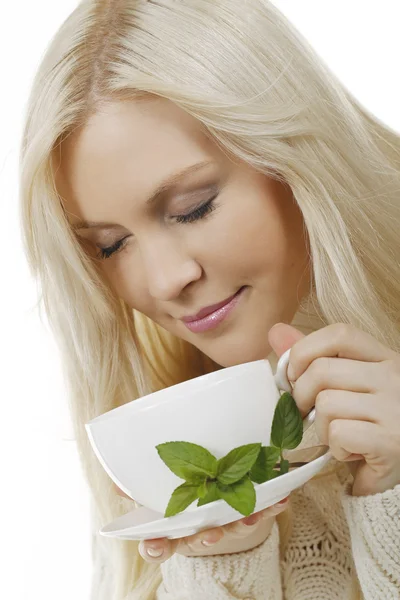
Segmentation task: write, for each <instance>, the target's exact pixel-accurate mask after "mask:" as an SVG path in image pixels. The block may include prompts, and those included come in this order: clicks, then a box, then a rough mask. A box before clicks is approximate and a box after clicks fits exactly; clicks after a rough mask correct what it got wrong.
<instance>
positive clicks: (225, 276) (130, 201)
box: [55, 99, 311, 560]
mask: <svg viewBox="0 0 400 600" xmlns="http://www.w3.org/2000/svg"><path fill="white" fill-rule="evenodd" d="M60 150H61V151H60V162H59V165H58V168H57V170H56V175H55V179H56V185H57V188H58V191H59V193H60V196H61V198H62V201H63V204H64V207H65V211H66V214H67V218H68V220H69V222H70V223H71V226H74V225H76V224H77V222H78V221H81V220H86V221H103V222H107V223H111V224H116V225H117V226H118V229H116V230H112V231H105V230H102V229H79V230H77V231H76V235H77V240H78V242H79V243H80V244H82V246H83V247H84V248H85V249H86V251H87V252H88V253H89V254H90V255H91V256H92V257H93V259H94V260H96V261H98V262H99V264H100V267H101V269H102V272H103V273H104V276H105V277H106V279H107V281H108V282H109V284H110V286H111V287H112V288H113V289H114V290H115V292H116V293H117V294H118V295H119V296H120V297H121V298H123V299H124V300H125V301H126V303H127V304H128V305H129V306H130V307H132V308H135V309H137V310H139V311H141V312H142V313H144V314H145V315H147V316H148V317H150V318H151V319H152V320H153V321H155V322H157V323H158V324H159V325H161V326H162V327H163V328H165V329H166V330H168V331H170V332H172V333H173V334H174V335H176V336H178V337H180V338H183V339H185V340H187V341H188V342H190V343H191V344H193V345H194V346H196V347H197V348H199V349H200V350H201V351H202V352H204V353H205V354H206V355H207V356H209V357H210V358H211V359H212V360H214V361H215V362H216V363H217V364H219V365H221V366H223V367H228V366H232V365H235V364H240V363H243V362H248V361H252V360H257V359H261V358H265V357H266V356H268V355H269V354H270V352H271V351H272V349H273V348H272V346H271V343H270V341H269V339H268V336H267V333H268V331H269V330H270V329H271V327H272V326H273V325H274V324H275V323H278V322H289V323H290V321H291V320H292V318H293V316H294V314H295V312H296V311H297V309H298V306H299V303H300V301H301V299H302V298H303V296H304V295H305V294H306V293H308V292H309V290H310V281H311V273H310V266H309V265H310V259H309V245H308V240H307V237H306V234H305V228H304V222H303V219H302V215H301V212H300V210H299V208H298V207H297V205H296V203H295V200H294V198H293V195H292V192H291V190H290V188H289V186H286V185H283V184H282V183H280V182H277V181H276V180H275V179H272V178H271V177H268V176H266V175H265V174H263V173H259V172H257V171H256V170H254V169H253V168H252V167H249V166H248V165H247V164H246V163H243V162H241V161H239V160H238V159H233V158H232V157H230V156H229V155H227V154H226V153H224V152H222V151H221V150H220V149H219V147H217V145H216V144H215V143H214V142H213V141H212V140H211V139H210V138H209V137H207V136H206V135H205V133H204V131H203V130H202V129H201V127H200V126H199V123H198V122H197V121H196V120H195V119H194V118H193V117H191V116H190V115H188V114H186V113H185V112H184V111H182V110H181V109H180V108H178V107H177V106H175V105H174V104H173V103H171V102H170V101H168V100H165V99H151V100H149V99H146V100H145V101H143V100H135V101H129V102H115V103H112V104H109V105H107V106H106V107H104V108H103V109H102V111H101V112H99V113H97V114H96V115H94V116H93V117H92V118H91V119H90V121H89V122H88V123H87V124H86V125H85V126H84V127H81V128H79V129H76V130H75V131H74V132H73V134H72V135H71V136H69V137H68V138H67V139H66V140H65V141H64V142H63V143H62V146H61V148H60ZM200 161H210V163H211V164H210V165H208V166H207V167H206V168H204V169H202V170H200V171H198V172H197V173H195V174H192V175H191V176H190V177H188V178H187V179H185V180H184V182H182V183H181V184H179V187H178V188H177V189H176V190H175V191H174V192H171V193H169V194H168V195H166V196H165V197H164V198H163V199H162V200H160V201H159V202H157V203H155V204H152V205H151V206H148V205H147V204H146V200H147V198H148V197H149V196H150V195H151V193H152V192H153V191H154V189H155V188H156V187H157V186H158V185H159V184H160V183H161V182H162V181H163V180H164V179H165V178H167V177H168V176H170V175H172V174H174V173H176V172H178V171H179V170H181V169H183V168H185V167H187V166H189V165H193V164H195V163H198V162H200ZM214 196H217V197H216V198H215V201H214V205H213V208H214V210H212V211H211V212H209V213H208V214H207V215H206V216H205V217H204V218H202V219H200V220H196V221H194V222H190V223H182V222H179V221H178V220H177V217H179V216H182V215H188V214H189V213H191V212H193V210H195V209H197V208H198V207H199V206H201V205H203V204H205V203H206V202H207V201H208V200H209V199H211V198H213V197H214ZM124 238H126V239H125V246H124V247H123V249H121V250H120V251H119V252H117V253H115V254H113V255H112V257H110V258H107V259H103V260H101V259H100V258H99V256H98V255H99V252H100V247H103V248H104V247H110V246H112V245H113V244H115V243H116V242H119V241H121V240H123V239H124ZM242 286H247V288H246V290H245V293H244V294H243V296H242V298H241V300H240V302H239V303H238V305H237V306H236V308H235V310H234V311H233V312H232V313H231V314H230V315H229V317H228V318H227V319H225V320H224V321H223V322H222V323H220V324H219V325H218V327H217V328H215V329H212V330H210V331H206V332H203V333H193V332H191V331H190V330H189V329H188V328H187V327H186V326H185V324H184V323H183V321H182V320H181V318H182V317H183V316H190V315H193V314H195V313H197V312H198V311H199V310H200V309H201V308H203V307H205V306H208V305H210V304H214V303H217V302H220V301H222V300H224V299H226V298H228V297H229V296H231V295H233V294H234V293H236V292H237V291H238V290H239V289H240V288H241V287H242ZM119 493H121V494H122V495H124V494H123V493H122V492H121V491H120V490H119ZM284 508H285V507H280V508H278V509H277V508H276V507H275V508H273V507H270V508H269V509H266V511H262V513H259V514H258V517H259V518H261V517H262V516H263V515H264V514H265V515H266V516H268V517H269V518H267V519H266V520H265V519H264V520H262V521H260V523H262V525H261V524H259V527H257V530H256V532H255V533H254V532H253V533H251V534H249V533H248V530H245V529H243V527H245V526H244V525H243V523H242V521H244V520H241V521H237V522H235V523H233V524H230V525H229V526H225V527H224V528H215V529H213V530H209V531H208V532H207V536H205V532H202V534H199V536H191V538H190V539H189V540H183V541H182V546H179V544H178V542H177V541H176V540H165V539H163V540H157V544H156V545H158V546H160V545H161V544H162V545H163V547H164V554H163V557H162V558H161V559H159V560H166V558H168V557H169V556H170V555H171V554H172V553H173V552H174V551H177V552H180V553H182V554H186V555H189V556H190V555H198V554H199V553H201V554H207V553H210V554H212V553H225V552H237V551H240V550H243V549H248V548H251V547H254V546H255V545H258V544H259V543H261V542H262V541H263V539H265V538H266V536H267V535H268V534H269V531H270V529H271V527H272V523H273V518H272V517H274V515H276V514H277V513H278V512H280V511H281V510H283V509H284ZM253 516H255V515H253ZM239 529H240V531H241V533H240V534H239V535H238V531H239ZM228 532H229V533H230V534H231V535H232V536H233V537H232V539H231V538H229V539H228V540H226V543H225V547H224V546H222V547H219V548H217V551H215V550H214V552H212V549H206V550H205V549H204V547H202V548H200V547H199V544H198V542H199V540H200V537H201V538H203V537H208V538H211V539H214V540H215V539H216V538H218V539H219V540H221V539H222V537H223V536H224V534H228ZM243 533H245V535H243ZM235 536H236V537H235ZM234 540H235V541H234ZM193 544H194V545H193ZM148 545H150V544H149V543H148V542H146V544H143V543H142V544H141V552H142V554H143V556H144V558H145V559H146V560H154V559H151V558H150V557H149V556H147V555H145V552H144V548H145V547H146V546H148ZM193 552H194V553H195V554H193ZM191 553H192V554H191Z"/></svg>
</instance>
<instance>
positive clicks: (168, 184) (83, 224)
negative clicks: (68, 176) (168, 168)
mask: <svg viewBox="0 0 400 600" xmlns="http://www.w3.org/2000/svg"><path fill="white" fill-rule="evenodd" d="M212 164H214V162H213V161H210V160H206V161H202V162H199V163H196V164H194V165H190V166H189V167H186V168H185V169H183V170H182V171H179V172H178V173H174V174H173V175H171V176H170V177H168V178H167V179H165V180H164V181H163V182H162V183H161V184H160V185H159V186H158V187H157V188H156V190H155V191H154V192H153V193H152V194H151V196H150V197H149V198H148V199H147V200H146V206H149V205H151V204H154V203H155V202H157V201H158V200H160V199H161V198H162V197H164V196H165V195H166V194H168V193H171V192H172V191H173V189H174V188H175V187H177V185H178V184H179V183H180V182H181V181H182V180H183V179H186V177H189V175H193V174H194V173H196V172H197V171H200V170H202V169H204V168H205V167H209V166H210V165H212ZM120 228H121V225H117V224H115V223H105V222H103V221H97V222H96V221H78V222H76V223H74V224H73V225H72V229H73V230H74V231H76V230H78V229H109V230H112V229H120Z"/></svg>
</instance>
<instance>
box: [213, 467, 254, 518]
mask: <svg viewBox="0 0 400 600" xmlns="http://www.w3.org/2000/svg"><path fill="white" fill-rule="evenodd" d="M217 487H218V493H219V495H220V497H221V498H222V499H223V500H225V502H227V503H228V504H229V505H230V506H232V508H234V509H235V510H237V511H238V512H240V513H241V514H242V515H244V516H245V517H248V516H249V515H251V513H252V512H253V511H254V507H255V505H256V491H255V489H254V485H253V483H252V481H250V479H249V476H248V475H246V476H245V477H243V479H240V480H239V481H237V482H236V483H232V484H231V485H224V484H223V483H220V482H219V481H217Z"/></svg>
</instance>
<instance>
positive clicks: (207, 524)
mask: <svg viewBox="0 0 400 600" xmlns="http://www.w3.org/2000/svg"><path fill="white" fill-rule="evenodd" d="M331 458H332V454H331V453H330V452H329V451H326V452H325V454H323V455H322V456H320V457H319V458H317V459H315V460H311V461H310V462H308V463H307V464H306V465H304V466H302V467H298V468H295V469H293V470H292V471H289V473H286V474H285V475H279V477H276V478H275V479H271V480H269V481H266V482H265V483H261V484H257V483H255V484H254V488H255V490H256V505H255V508H254V511H253V512H258V511H260V510H263V509H264V508H267V507H268V506H271V505H272V504H276V503H277V502H279V501H280V500H282V498H285V497H286V496H289V494H290V492H292V491H293V490H294V489H296V488H298V487H300V486H301V485H303V484H304V483H306V482H307V481H308V480H309V479H311V478H312V477H313V476H314V475H315V474H316V473H318V472H319V471H320V470H321V469H322V468H323V467H324V466H325V465H326V464H327V463H328V462H329V460H330V459H331ZM195 502H196V503H197V500H195ZM192 505H193V507H194V508H193V509H190V507H188V508H187V509H186V510H185V511H183V512H181V513H179V514H177V515H175V516H173V517H167V518H163V516H162V513H159V512H156V511H154V510H151V509H149V508H146V507H144V506H141V507H140V508H135V509H134V510H132V511H130V512H128V513H126V514H125V515H122V516H121V517H118V519H115V520H114V521H112V522H111V523H108V524H107V525H105V526H104V527H102V529H100V530H99V533H100V534H101V535H104V536H107V537H115V538H120V539H124V540H147V539H154V538H160V537H166V538H169V539H175V538H181V537H187V536H189V535H194V534H195V533H198V532H199V531H203V530H204V529H211V528H212V527H218V526H222V525H226V524H227V523H231V522H233V521H238V520H239V519H243V518H244V516H243V515H242V514H241V513H240V512H238V511H237V510H235V509H234V508H232V507H231V506H230V505H229V504H227V503H226V502H225V500H216V501H214V502H210V503H209V504H204V505H203V506H198V507H197V506H196V504H194V503H193V504H192Z"/></svg>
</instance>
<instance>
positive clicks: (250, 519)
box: [243, 515, 260, 527]
mask: <svg viewBox="0 0 400 600" xmlns="http://www.w3.org/2000/svg"><path fill="white" fill-rule="evenodd" d="M259 520H260V515H251V516H250V517H247V518H246V519H243V523H244V524H245V525H247V527H251V526H252V525H255V524H256V523H258V521H259Z"/></svg>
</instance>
